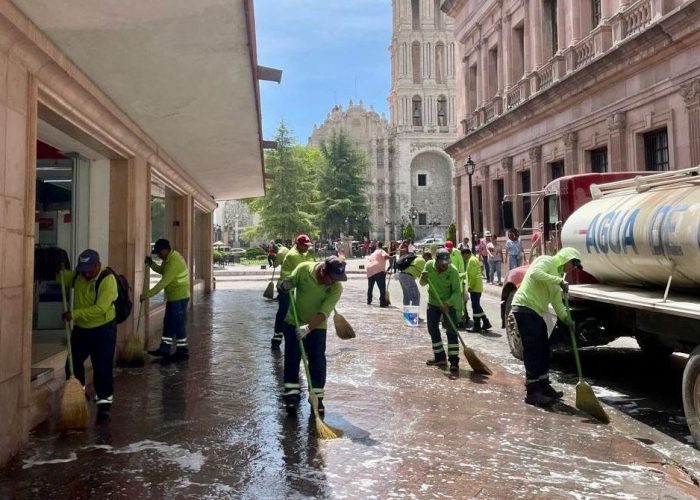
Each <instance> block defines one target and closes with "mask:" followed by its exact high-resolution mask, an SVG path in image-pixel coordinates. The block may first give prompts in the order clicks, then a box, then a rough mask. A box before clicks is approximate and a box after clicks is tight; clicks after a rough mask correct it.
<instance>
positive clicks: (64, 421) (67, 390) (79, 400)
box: [58, 376, 90, 429]
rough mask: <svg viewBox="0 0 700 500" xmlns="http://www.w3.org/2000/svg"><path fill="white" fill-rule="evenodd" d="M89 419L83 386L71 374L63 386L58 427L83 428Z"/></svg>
mask: <svg viewBox="0 0 700 500" xmlns="http://www.w3.org/2000/svg"><path fill="white" fill-rule="evenodd" d="M89 420H90V410H89V409H88V404H87V400H86V399H85V391H84V390H83V386H82V385H81V383H80V381H79V380H78V379H77V378H75V377H72V376H71V377H70V378H69V379H68V380H66V384H65V386H64V387H63V396H62V398H61V415H60V418H59V421H58V427H59V429H85V428H86V427H87V426H88V422H89Z"/></svg>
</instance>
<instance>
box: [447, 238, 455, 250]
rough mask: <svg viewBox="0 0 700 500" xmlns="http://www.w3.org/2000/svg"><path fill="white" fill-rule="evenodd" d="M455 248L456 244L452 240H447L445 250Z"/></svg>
mask: <svg viewBox="0 0 700 500" xmlns="http://www.w3.org/2000/svg"><path fill="white" fill-rule="evenodd" d="M454 247H455V244H454V243H452V242H451V241H450V240H447V241H446V242H445V248H447V249H448V250H452V249H453V248H454Z"/></svg>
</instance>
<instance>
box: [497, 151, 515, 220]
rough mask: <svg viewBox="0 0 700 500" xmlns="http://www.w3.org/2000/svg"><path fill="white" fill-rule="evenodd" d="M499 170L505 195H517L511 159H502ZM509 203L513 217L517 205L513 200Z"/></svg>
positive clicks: (507, 157)
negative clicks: (511, 205) (511, 206)
mask: <svg viewBox="0 0 700 500" xmlns="http://www.w3.org/2000/svg"><path fill="white" fill-rule="evenodd" d="M501 168H502V169H503V179H504V180H503V187H504V188H505V194H515V193H517V179H516V175H515V172H514V171H513V157H512V156H506V157H504V158H502V159H501ZM511 201H513V215H515V213H516V211H517V205H518V204H517V202H516V201H515V199H511ZM505 229H509V228H505Z"/></svg>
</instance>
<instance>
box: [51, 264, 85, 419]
mask: <svg viewBox="0 0 700 500" xmlns="http://www.w3.org/2000/svg"><path fill="white" fill-rule="evenodd" d="M59 280H60V282H61V295H62V296H63V312H68V301H67V300H66V285H65V284H64V283H63V276H61V277H60V278H59ZM64 325H65V328H66V340H67V341H68V373H69V374H70V376H69V377H68V380H66V383H65V385H64V386H63V396H62V397H61V413H60V416H59V420H58V428H59V429H85V428H86V427H87V426H88V420H89V419H90V410H89V409H88V404H87V400H86V399H85V390H84V389H83V384H81V383H80V380H78V379H77V378H75V374H74V373H73V351H72V349H71V344H70V333H71V332H70V325H69V324H68V322H67V321H64Z"/></svg>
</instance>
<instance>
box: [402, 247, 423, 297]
mask: <svg viewBox="0 0 700 500" xmlns="http://www.w3.org/2000/svg"><path fill="white" fill-rule="evenodd" d="M408 244H409V241H408V240H404V241H403V243H401V245H400V246H399V259H398V260H397V261H396V269H397V270H398V271H399V284H400V285H401V291H402V292H403V305H405V306H419V305H420V291H419V290H418V285H417V284H416V279H417V278H418V277H419V276H420V275H421V273H422V272H423V268H424V267H425V259H424V258H423V257H421V256H418V255H416V254H415V253H413V252H409V251H408Z"/></svg>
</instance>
